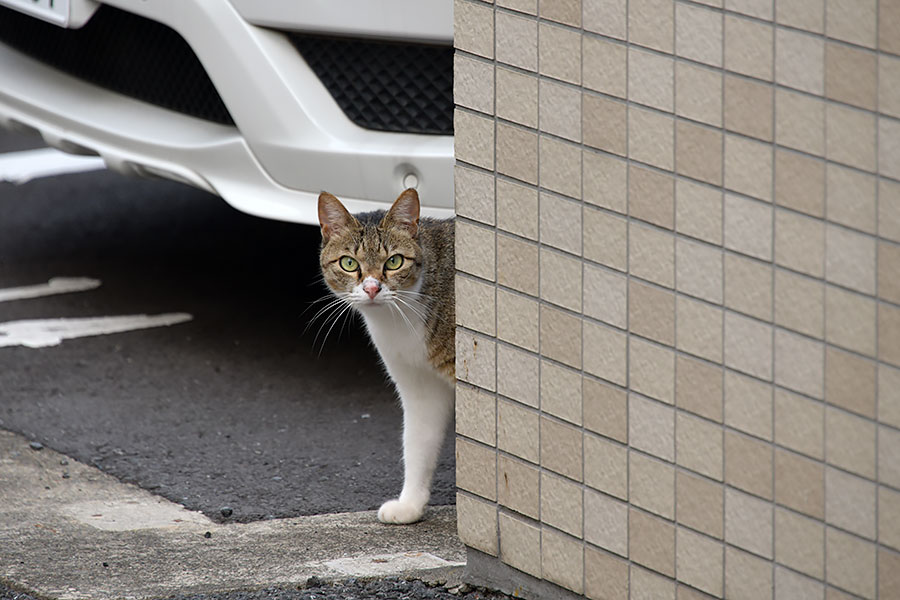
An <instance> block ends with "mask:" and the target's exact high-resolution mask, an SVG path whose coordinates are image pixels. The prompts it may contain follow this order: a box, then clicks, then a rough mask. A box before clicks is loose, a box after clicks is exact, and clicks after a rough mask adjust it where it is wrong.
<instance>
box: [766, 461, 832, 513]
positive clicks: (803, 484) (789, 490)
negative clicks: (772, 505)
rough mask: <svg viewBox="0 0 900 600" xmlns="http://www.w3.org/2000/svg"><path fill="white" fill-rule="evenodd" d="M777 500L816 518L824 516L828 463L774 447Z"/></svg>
mask: <svg viewBox="0 0 900 600" xmlns="http://www.w3.org/2000/svg"><path fill="white" fill-rule="evenodd" d="M775 502H777V503H778V504H781V505H783V506H787V507H788V508H791V509H793V510H796V511H799V512H801V513H803V514H805V515H809V516H811V517H814V518H816V519H819V520H822V519H824V518H825V466H824V465H823V464H822V463H820V462H817V461H814V460H810V459H808V458H805V457H803V456H800V455H799V454H794V453H793V452H790V451H788V450H782V449H781V448H775Z"/></svg>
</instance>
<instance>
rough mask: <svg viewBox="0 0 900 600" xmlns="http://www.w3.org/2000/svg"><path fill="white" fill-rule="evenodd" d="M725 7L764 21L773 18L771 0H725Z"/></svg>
mask: <svg viewBox="0 0 900 600" xmlns="http://www.w3.org/2000/svg"><path fill="white" fill-rule="evenodd" d="M725 8H726V9H728V10H733V11H735V12H739V13H742V14H745V15H750V16H751V17H756V18H757V19H762V20H764V21H771V20H773V14H772V3H771V2H769V0H725Z"/></svg>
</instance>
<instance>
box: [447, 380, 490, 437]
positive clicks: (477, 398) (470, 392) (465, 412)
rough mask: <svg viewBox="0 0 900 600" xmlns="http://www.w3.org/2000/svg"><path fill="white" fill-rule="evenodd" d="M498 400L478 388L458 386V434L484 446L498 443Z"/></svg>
mask: <svg viewBox="0 0 900 600" xmlns="http://www.w3.org/2000/svg"><path fill="white" fill-rule="evenodd" d="M496 417H497V400H496V398H495V397H494V396H493V395H492V394H488V393H486V392H484V391H483V390H479V389H478V388H473V387H469V386H466V385H462V384H457V386H456V433H458V434H460V435H464V436H466V437H468V438H472V439H473V440H477V441H479V442H481V443H482V444H487V445H488V446H494V445H495V444H496V443H497V428H496V426H495V423H496Z"/></svg>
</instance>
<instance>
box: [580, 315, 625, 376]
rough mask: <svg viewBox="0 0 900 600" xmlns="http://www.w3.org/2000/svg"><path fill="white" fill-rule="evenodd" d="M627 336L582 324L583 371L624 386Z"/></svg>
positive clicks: (608, 328)
mask: <svg viewBox="0 0 900 600" xmlns="http://www.w3.org/2000/svg"><path fill="white" fill-rule="evenodd" d="M626 344H627V335H626V334H625V333H623V332H621V331H619V330H617V329H612V328H610V327H606V326H604V325H598V324H596V323H592V322H590V321H585V322H584V359H585V360H584V370H585V371H586V372H588V373H590V374H591V375H595V376H597V377H600V378H602V379H606V380H607V381H611V382H613V383H617V384H619V385H625V383H626V379H625V376H626V372H625V368H626V367H625V362H626V361H625V357H626V351H625V346H626Z"/></svg>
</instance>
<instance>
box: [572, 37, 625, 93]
mask: <svg viewBox="0 0 900 600" xmlns="http://www.w3.org/2000/svg"><path fill="white" fill-rule="evenodd" d="M581 43H582V52H583V53H584V56H583V60H584V64H583V68H582V79H583V81H582V82H583V84H584V87H586V88H588V89H591V90H595V91H597V92H603V93H604V94H609V95H611V96H616V97H618V98H625V97H626V94H627V84H628V82H627V80H626V78H625V64H626V60H627V52H626V47H625V46H624V45H622V44H617V43H616V42H612V41H610V40H607V39H603V38H598V37H594V36H584V38H583V39H582V42H581Z"/></svg>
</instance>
